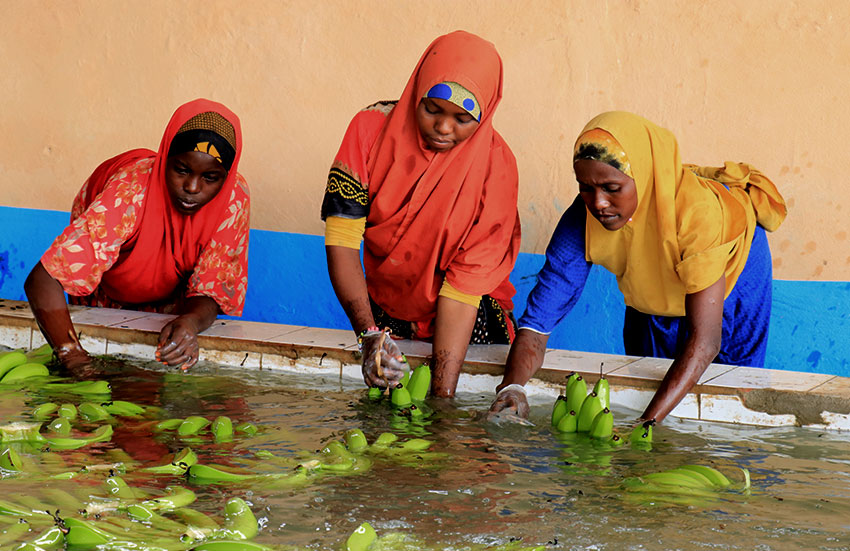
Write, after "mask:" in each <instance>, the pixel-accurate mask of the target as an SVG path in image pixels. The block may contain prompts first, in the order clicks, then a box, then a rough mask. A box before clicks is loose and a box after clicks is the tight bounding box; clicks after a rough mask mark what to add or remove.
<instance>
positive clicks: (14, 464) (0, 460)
mask: <svg viewBox="0 0 850 551" xmlns="http://www.w3.org/2000/svg"><path fill="white" fill-rule="evenodd" d="M0 467H2V468H3V469H6V470H7V471H15V472H20V471H22V470H23V465H22V463H21V456H20V455H19V454H18V452H16V451H15V449H14V448H6V449H4V450H3V452H2V453H0Z"/></svg>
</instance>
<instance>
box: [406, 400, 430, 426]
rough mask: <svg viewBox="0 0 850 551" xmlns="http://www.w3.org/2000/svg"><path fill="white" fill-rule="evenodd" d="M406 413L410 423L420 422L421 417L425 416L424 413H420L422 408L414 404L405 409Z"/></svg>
mask: <svg viewBox="0 0 850 551" xmlns="http://www.w3.org/2000/svg"><path fill="white" fill-rule="evenodd" d="M407 412H408V413H409V414H410V420H411V421H414V420H415V421H418V422H421V421H422V417H423V416H424V415H425V413H424V412H423V411H422V408H418V407H416V404H411V405H410V407H409V408H407ZM428 424H430V423H428Z"/></svg>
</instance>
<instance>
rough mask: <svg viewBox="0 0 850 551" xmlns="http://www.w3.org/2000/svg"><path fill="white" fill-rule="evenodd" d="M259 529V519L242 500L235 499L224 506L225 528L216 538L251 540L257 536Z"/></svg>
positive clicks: (217, 532)
mask: <svg viewBox="0 0 850 551" xmlns="http://www.w3.org/2000/svg"><path fill="white" fill-rule="evenodd" d="M258 531H259V527H258V525H257V517H255V516H254V512H253V511H251V508H250V507H248V504H247V503H245V501H244V500H243V499H241V498H238V497H234V498H231V499H229V500H228V501H227V504H226V505H225V506H224V527H223V528H221V529H220V530H217V531H216V532H215V534H214V537H218V538H225V539H238V540H250V539H252V538H254V536H256V535H257V532H258Z"/></svg>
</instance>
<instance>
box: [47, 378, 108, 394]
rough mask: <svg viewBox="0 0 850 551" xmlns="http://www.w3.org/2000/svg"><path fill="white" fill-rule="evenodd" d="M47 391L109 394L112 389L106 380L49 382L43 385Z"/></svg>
mask: <svg viewBox="0 0 850 551" xmlns="http://www.w3.org/2000/svg"><path fill="white" fill-rule="evenodd" d="M41 389H42V390H45V391H47V392H50V391H56V392H70V393H71V394H109V393H110V392H111V389H110V387H109V383H107V382H106V381H80V382H78V383H48V384H46V385H44V386H43V387H41Z"/></svg>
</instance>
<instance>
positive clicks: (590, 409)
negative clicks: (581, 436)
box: [576, 392, 602, 432]
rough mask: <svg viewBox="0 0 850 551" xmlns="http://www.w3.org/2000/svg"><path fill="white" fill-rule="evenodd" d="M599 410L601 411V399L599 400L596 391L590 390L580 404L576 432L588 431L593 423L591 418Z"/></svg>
mask: <svg viewBox="0 0 850 551" xmlns="http://www.w3.org/2000/svg"><path fill="white" fill-rule="evenodd" d="M600 411H602V401H601V400H599V396H597V395H596V393H594V392H591V393H590V394H589V395H588V396H587V397H586V398H585V400H584V402H582V404H581V410H580V411H579V412H578V423H577V426H576V430H577V431H578V432H589V431H590V426H591V425H592V424H593V419H594V418H595V417H596V416H597V415H598V414H599V412H600Z"/></svg>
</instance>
